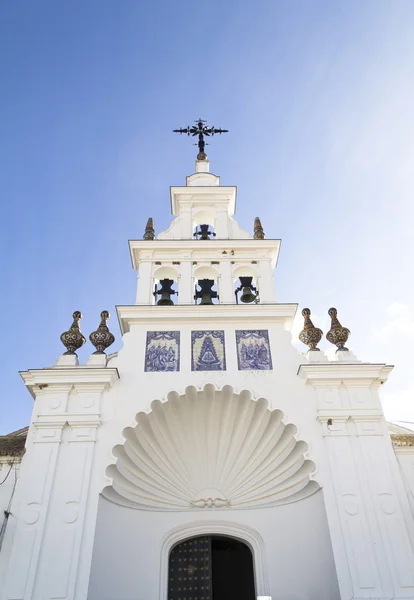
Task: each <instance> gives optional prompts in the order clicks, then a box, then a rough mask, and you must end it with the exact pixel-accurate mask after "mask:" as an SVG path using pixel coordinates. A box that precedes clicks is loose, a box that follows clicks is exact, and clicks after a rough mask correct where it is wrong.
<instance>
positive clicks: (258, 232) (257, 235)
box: [253, 217, 265, 240]
mask: <svg viewBox="0 0 414 600" xmlns="http://www.w3.org/2000/svg"><path fill="white" fill-rule="evenodd" d="M253 231H254V233H253V238H254V239H255V240H264V239H265V232H264V231H263V227H262V223H261V221H260V219H259V217H256V218H255V220H254V229H253Z"/></svg>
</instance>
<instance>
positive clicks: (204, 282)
mask: <svg viewBox="0 0 414 600" xmlns="http://www.w3.org/2000/svg"><path fill="white" fill-rule="evenodd" d="M197 283H198V285H199V286H200V288H201V289H200V290H197V288H196V292H195V295H194V300H195V301H197V299H198V298H201V302H200V303H199V304H200V305H201V304H213V298H218V294H217V292H215V291H214V290H212V289H211V288H212V287H213V285H214V279H199V280H198V282H197Z"/></svg>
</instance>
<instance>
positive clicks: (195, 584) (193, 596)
mask: <svg viewBox="0 0 414 600" xmlns="http://www.w3.org/2000/svg"><path fill="white" fill-rule="evenodd" d="M168 600H212V570H211V536H201V537H197V538H191V539H189V540H185V541H184V542H181V543H180V544H178V545H177V546H175V547H174V548H173V549H172V551H171V553H170V560H169V571H168Z"/></svg>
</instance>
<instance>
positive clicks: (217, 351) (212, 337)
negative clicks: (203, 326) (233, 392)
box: [191, 331, 226, 371]
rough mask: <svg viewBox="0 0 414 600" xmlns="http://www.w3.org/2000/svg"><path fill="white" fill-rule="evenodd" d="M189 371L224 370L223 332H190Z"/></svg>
mask: <svg viewBox="0 0 414 600" xmlns="http://www.w3.org/2000/svg"><path fill="white" fill-rule="evenodd" d="M191 370H192V371H225V370H226V353H225V349H224V331H192V332H191Z"/></svg>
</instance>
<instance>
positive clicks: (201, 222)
mask: <svg viewBox="0 0 414 600" xmlns="http://www.w3.org/2000/svg"><path fill="white" fill-rule="evenodd" d="M214 225H215V223H214V216H213V214H212V213H211V212H209V211H207V210H202V211H199V212H198V213H196V214H195V216H194V219H193V237H194V238H195V239H197V240H212V239H214V238H215V237H216V233H215V231H214Z"/></svg>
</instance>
